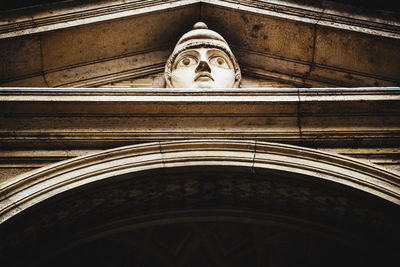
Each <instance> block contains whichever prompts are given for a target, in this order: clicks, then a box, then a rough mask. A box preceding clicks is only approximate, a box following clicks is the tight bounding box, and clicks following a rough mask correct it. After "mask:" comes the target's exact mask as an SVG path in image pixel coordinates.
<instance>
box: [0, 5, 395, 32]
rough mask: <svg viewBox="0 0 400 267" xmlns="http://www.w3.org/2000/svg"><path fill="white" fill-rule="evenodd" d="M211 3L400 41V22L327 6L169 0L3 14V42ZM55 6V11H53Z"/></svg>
mask: <svg viewBox="0 0 400 267" xmlns="http://www.w3.org/2000/svg"><path fill="white" fill-rule="evenodd" d="M201 3H205V4H210V5H218V6H223V7H227V8H234V9H238V10H242V9H245V10H247V11H250V12H254V13H256V14H264V15H268V16H273V17H278V18H284V19H288V20H294V21H299V22H305V23H310V24H316V25H321V26H328V27H333V28H338V29H343V30H349V31H356V32H361V33H367V34H372V35H378V36H385V37H390V38H396V39H399V38H400V23H399V22H398V21H392V20H387V19H385V18H375V17H370V16H362V15H355V14H349V13H344V12H337V11H334V10H330V9H329V8H325V7H310V6H306V5H300V4H293V3H290V2H286V1H276V0H275V1H261V0H258V1H248V0H236V1H233V0H212V1H211V0H167V1H165V0H164V1H161V0H159V1H149V0H147V1H116V0H115V1H109V2H107V3H106V4H105V3H104V2H100V3H98V4H92V5H90V6H86V5H85V6H83V7H82V6H70V7H68V8H66V7H65V4H54V5H53V6H49V7H50V10H49V11H43V10H35V8H27V9H22V10H19V11H17V12H11V13H10V12H8V13H7V12H3V14H2V17H3V21H2V22H0V39H2V38H10V37H16V36H23V35H27V34H33V33H40V32H46V31H51V30H57V29H63V28H69V27H73V26H78V25H84V24H88V23H94V22H101V21H107V20H112V19H117V18H123V17H128V16H134V15H142V14H145V13H149V12H154V11H161V10H166V9H171V8H176V7H179V6H186V5H191V4H201ZM51 7H53V9H52V8H51Z"/></svg>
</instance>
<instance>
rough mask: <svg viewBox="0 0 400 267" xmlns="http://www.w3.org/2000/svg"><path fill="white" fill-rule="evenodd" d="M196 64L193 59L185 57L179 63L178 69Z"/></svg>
mask: <svg viewBox="0 0 400 267" xmlns="http://www.w3.org/2000/svg"><path fill="white" fill-rule="evenodd" d="M194 64H196V59H195V58H193V57H188V56H186V57H183V58H182V59H181V60H180V61H179V62H178V65H177V67H189V66H192V65H194Z"/></svg>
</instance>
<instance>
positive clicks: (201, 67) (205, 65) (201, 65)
mask: <svg viewBox="0 0 400 267" xmlns="http://www.w3.org/2000/svg"><path fill="white" fill-rule="evenodd" d="M200 71H205V72H210V73H211V68H210V66H209V65H208V63H207V62H205V61H200V63H199V65H198V66H197V68H196V72H200Z"/></svg>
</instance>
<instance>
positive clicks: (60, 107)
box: [0, 88, 400, 149]
mask: <svg viewBox="0 0 400 267" xmlns="http://www.w3.org/2000/svg"><path fill="white" fill-rule="evenodd" d="M0 100H1V102H0V107H1V110H2V114H1V117H2V124H1V129H0V142H1V144H2V145H3V147H7V148H8V149H13V148H17V147H19V148H23V149H27V148H28V147H36V148H37V149H57V147H64V146H65V145H67V144H68V145H72V146H73V147H74V148H75V149H79V148H80V147H82V148H83V147H86V148H89V147H90V148H91V149H100V148H103V147H115V146H119V145H124V144H132V143H138V142H147V141H152V140H153V141H154V140H177V139H186V138H224V139H235V138H236V139H237V138H247V139H257V140H261V141H279V142H286V143H292V144H300V143H303V144H307V146H312V147H316V146H320V147H321V146H322V147H324V146H325V147H348V146H350V147H352V146H355V145H357V146H358V147H379V146H381V147H395V146H396V145H399V140H400V121H399V117H400V114H399V110H400V108H399V106H400V89H399V88H355V89H347V88H345V89H251V90H250V89H245V90H244V89H236V90H232V89H230V90H229V89H228V90H225V89H214V90H201V91H199V90H189V89H161V90H160V89H159V90H154V89H131V90H110V89H16V88H9V89H2V90H1V91H0ZM100 121H101V123H100ZM39 141H43V142H39Z"/></svg>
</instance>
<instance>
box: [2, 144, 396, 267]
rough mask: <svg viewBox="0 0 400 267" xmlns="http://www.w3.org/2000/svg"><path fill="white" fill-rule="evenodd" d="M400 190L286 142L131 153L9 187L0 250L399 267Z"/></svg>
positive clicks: (44, 261)
mask: <svg viewBox="0 0 400 267" xmlns="http://www.w3.org/2000/svg"><path fill="white" fill-rule="evenodd" d="M398 181H399V177H398V175H396V174H394V173H390V172H388V171H386V170H384V169H380V168H378V167H375V166H372V165H368V164H365V163H361V162H358V161H354V160H352V159H350V158H346V157H342V156H338V155H334V154H328V153H322V152H319V151H316V150H311V149H307V148H301V147H296V146H290V145H284V144H275V143H256V142H255V141H223V140H188V141H177V142H163V143H151V144H141V145H136V146H129V147H122V148H117V149H112V150H108V151H104V152H102V153H98V154H94V155H89V156H85V157H80V158H76V159H73V160H68V161H64V162H60V163H58V164H55V165H52V166H49V167H46V168H42V169H39V170H37V171H35V172H32V173H29V174H26V175H24V176H21V177H18V178H16V179H15V180H14V181H12V182H10V183H9V184H7V185H5V186H3V187H2V191H1V196H2V197H1V216H2V217H1V218H2V220H3V221H4V222H3V223H2V225H1V229H0V234H1V240H2V241H1V243H0V245H1V247H0V249H1V251H5V252H6V253H5V255H6V256H5V257H3V261H6V263H8V264H13V265H21V266H26V265H27V264H29V265H30V266H32V265H37V266H52V265H58V266H60V265H61V266H64V265H65V266H70V265H75V266H86V265H98V266H128V265H129V266H132V265H144V266H156V265H159V266H160V265H161V266H221V265H222V266H243V265H256V266H257V265H259V266H321V265H324V266H336V265H339V264H340V265H342V266H343V265H344V266H354V265H363V266H372V265H376V264H379V265H385V266H388V265H390V264H392V263H393V265H394V264H395V263H394V262H393V260H394V258H395V256H396V249H398V248H399V246H398V245H397V244H396V242H395V241H396V240H398V238H399V237H400V230H399V229H398V225H399V223H400V213H399V206H398V204H399V195H400V191H399V187H398ZM21 255H23V257H22V256H21Z"/></svg>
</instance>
